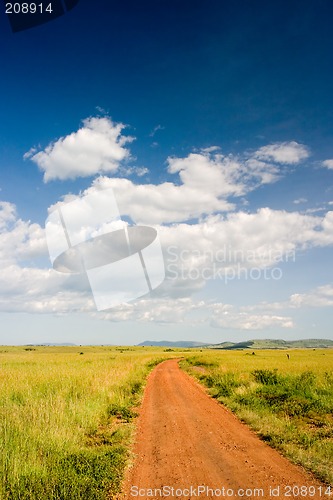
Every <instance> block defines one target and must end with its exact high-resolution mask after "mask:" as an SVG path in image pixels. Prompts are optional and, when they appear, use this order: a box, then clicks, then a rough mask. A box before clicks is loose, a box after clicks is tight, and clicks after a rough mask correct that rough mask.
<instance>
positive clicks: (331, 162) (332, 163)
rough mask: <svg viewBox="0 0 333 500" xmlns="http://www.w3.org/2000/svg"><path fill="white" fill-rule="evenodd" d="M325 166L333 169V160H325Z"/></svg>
mask: <svg viewBox="0 0 333 500" xmlns="http://www.w3.org/2000/svg"><path fill="white" fill-rule="evenodd" d="M323 166H324V167H326V168H328V169H330V170H333V160H325V161H323Z"/></svg>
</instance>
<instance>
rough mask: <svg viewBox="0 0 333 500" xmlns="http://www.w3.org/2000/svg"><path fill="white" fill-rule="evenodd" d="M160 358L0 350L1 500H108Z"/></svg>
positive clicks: (114, 351) (96, 350) (101, 350)
mask: <svg viewBox="0 0 333 500" xmlns="http://www.w3.org/2000/svg"><path fill="white" fill-rule="evenodd" d="M175 354H176V353H175ZM167 357H170V354H169V355H168V354H166V353H165V354H164V353H163V352H162V350H161V349H156V348H154V349H150V348H140V349H139V348H137V349H133V348H130V349H129V348H111V347H33V348H32V347H16V348H11V347H1V348H0V442H1V455H0V498H1V500H2V499H8V500H9V499H10V500H21V499H22V500H28V499H29V500H30V499H31V500H32V499H34V500H42V499H46V500H52V499H59V500H60V499H61V500H67V499H73V500H79V499H82V500H83V499H84V500H93V499H94V500H99V499H105V498H112V495H113V494H114V493H115V492H117V491H118V490H119V487H120V484H121V480H122V476H123V471H124V468H125V465H126V462H127V460H128V458H129V451H128V450H129V447H130V444H131V437H132V431H133V421H134V420H133V419H134V418H135V416H136V410H135V408H136V406H137V405H138V404H139V401H140V398H141V395H142V389H143V387H144V384H145V380H146V377H147V375H148V373H149V371H150V370H151V369H152V367H153V366H154V365H155V364H156V363H158V362H159V361H161V360H162V359H166V358H167Z"/></svg>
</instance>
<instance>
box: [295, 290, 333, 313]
mask: <svg viewBox="0 0 333 500" xmlns="http://www.w3.org/2000/svg"><path fill="white" fill-rule="evenodd" d="M289 303H290V307H296V308H298V307H332V306H333V286H332V285H323V286H319V287H317V288H316V289H314V290H312V291H310V292H308V293H294V294H293V295H291V297H290V301H289Z"/></svg>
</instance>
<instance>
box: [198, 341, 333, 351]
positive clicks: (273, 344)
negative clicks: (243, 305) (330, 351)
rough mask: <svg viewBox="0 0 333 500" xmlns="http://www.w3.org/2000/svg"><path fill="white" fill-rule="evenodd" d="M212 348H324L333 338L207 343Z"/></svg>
mask: <svg viewBox="0 0 333 500" xmlns="http://www.w3.org/2000/svg"><path fill="white" fill-rule="evenodd" d="M206 347H207V348H210V349H224V350H235V349H297V348H299V349H323V348H328V347H333V340H327V339H303V340H288V341H287V340H282V339H257V340H248V341H245V342H235V343H232V342H222V343H221V344H209V345H206Z"/></svg>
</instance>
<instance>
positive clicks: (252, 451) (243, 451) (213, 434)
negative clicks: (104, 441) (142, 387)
mask: <svg viewBox="0 0 333 500" xmlns="http://www.w3.org/2000/svg"><path fill="white" fill-rule="evenodd" d="M133 451H134V454H135V457H136V458H135V461H134V464H133V466H132V467H131V468H130V469H129V471H128V474H127V478H126V480H125V483H124V490H123V491H124V493H123V495H122V496H121V498H123V499H126V500H128V499H134V498H140V499H152V498H153V499H159V498H178V499H196V498H200V499H210V498H215V499H216V498H232V499H237V498H247V499H248V498H251V499H252V498H255V499H257V498H265V499H266V498H267V499H274V498H283V499H285V500H288V499H292V498H297V499H304V498H308V499H310V498H313V499H316V500H319V499H321V500H323V499H325V500H330V498H331V497H330V496H328V495H326V494H325V487H324V486H323V485H321V484H320V483H319V482H317V481H315V480H313V479H312V478H311V477H310V476H309V475H308V474H306V473H305V471H303V469H301V468H299V467H296V466H294V465H292V464H290V462H289V461H288V460H286V459H285V458H283V457H282V456H281V455H280V454H279V453H278V452H277V451H275V450H273V449H272V448H270V447H269V446H268V445H266V444H265V443H264V442H262V441H260V440H259V438H258V437H257V436H256V435H255V434H254V433H253V432H252V431H250V430H249V428H248V427H247V426H246V425H244V424H242V423H241V422H240V421H239V420H238V419H237V418H236V417H235V416H234V415H233V414H232V413H231V412H230V411H228V410H227V409H225V408H224V407H223V406H222V405H220V404H219V403H217V401H215V400H213V399H212V398H210V397H209V396H208V395H207V394H206V393H205V391H204V390H203V389H202V388H201V387H200V386H199V385H198V384H197V383H196V382H195V381H194V380H193V379H192V378H191V377H189V376H188V375H187V374H186V373H184V372H183V371H182V370H180V368H179V366H178V363H177V361H176V360H171V361H165V362H163V363H161V364H160V365H158V366H157V367H156V368H155V369H154V371H153V372H152V373H151V375H150V377H149V380H148V384H147V387H146V391H145V395H144V399H143V403H142V407H141V410H140V416H139V419H138V428H137V434H136V443H135V446H134V450H133ZM302 486H303V490H298V488H301V487H302ZM191 487H192V490H191ZM199 487H200V489H199ZM294 487H296V488H295V489H294V491H293V488H294ZM163 488H164V491H163ZM172 488H174V489H173V490H172ZM223 488H224V489H223ZM154 490H156V491H154ZM212 490H216V491H212ZM332 498H333V497H332Z"/></svg>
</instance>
